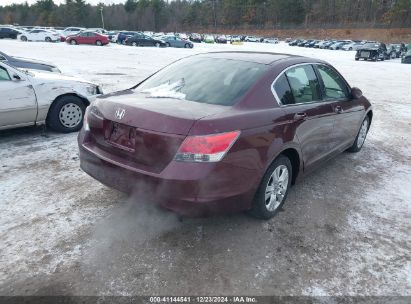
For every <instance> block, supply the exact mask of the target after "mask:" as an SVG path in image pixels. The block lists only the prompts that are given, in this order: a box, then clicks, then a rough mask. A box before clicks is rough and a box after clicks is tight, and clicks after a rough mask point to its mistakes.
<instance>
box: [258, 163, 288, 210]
mask: <svg viewBox="0 0 411 304" xmlns="http://www.w3.org/2000/svg"><path fill="white" fill-rule="evenodd" d="M289 176H290V174H289V172H288V168H287V167H286V166H284V165H279V166H278V167H277V168H275V170H274V171H273V173H272V174H271V176H270V178H269V179H268V182H267V185H266V188H265V197H264V198H265V206H266V208H267V210H268V211H270V212H272V211H274V210H276V209H277V208H278V206H280V205H281V203H282V202H283V200H284V196H285V194H286V193H287V188H288V182H289Z"/></svg>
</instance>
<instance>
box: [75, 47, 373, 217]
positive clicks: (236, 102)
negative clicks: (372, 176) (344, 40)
mask: <svg viewBox="0 0 411 304" xmlns="http://www.w3.org/2000/svg"><path fill="white" fill-rule="evenodd" d="M372 116H373V113H372V108H371V105H370V103H369V101H368V100H367V99H366V98H365V97H364V96H362V93H361V91H360V90H359V89H357V88H351V87H350V86H349V85H348V83H347V82H346V81H345V80H344V78H343V77H342V76H341V75H340V74H339V73H338V72H337V71H336V70H335V69H334V68H333V67H332V66H331V65H329V64H328V63H326V62H324V61H321V60H317V59H310V58H305V57H298V56H291V55H284V54H270V53H251V52H250V53H248V52H222V53H208V54H201V55H196V56H191V57H189V58H186V59H183V60H179V61H177V62H175V63H173V64H171V65H170V66H168V67H166V68H164V69H162V70H161V71H159V72H157V73H156V74H154V75H152V76H151V77H149V78H147V79H146V80H145V81H143V82H142V83H140V84H139V85H137V86H135V87H133V88H132V89H129V90H125V91H121V92H117V93H113V94H109V95H105V96H102V97H100V98H98V99H97V100H96V101H95V102H94V103H93V104H92V105H91V106H90V107H88V109H87V112H86V115H85V121H84V127H83V129H82V131H81V132H80V134H79V138H78V141H79V147H80V160H81V168H82V169H83V170H84V171H85V172H87V173H88V174H90V175H91V176H93V177H94V178H96V179H97V180H99V181H101V182H102V183H104V184H106V185H108V186H110V187H113V188H116V189H118V190H121V191H125V192H129V193H131V192H137V195H138V194H139V193H143V192H144V194H145V195H147V193H150V194H152V195H153V196H155V197H156V200H157V201H158V202H159V204H160V205H162V206H164V207H165V208H168V209H171V210H174V211H176V212H178V213H181V214H186V215H198V214H208V213H214V212H233V211H240V210H251V212H252V214H254V215H255V216H257V217H259V218H264V219H268V218H271V217H272V216H273V215H274V214H276V212H277V211H278V210H279V209H280V208H281V206H282V204H283V203H284V201H285V199H286V197H287V193H288V190H289V188H290V186H291V185H292V184H293V183H295V181H296V180H297V179H298V178H300V177H302V176H304V175H305V174H306V173H307V172H309V171H310V170H311V169H313V168H315V167H318V166H319V165H320V164H322V163H323V162H324V161H325V160H327V159H329V158H330V157H333V156H335V155H337V154H338V153H341V152H343V151H346V150H348V151H351V152H358V151H359V150H360V149H361V148H362V146H363V144H364V141H365V138H366V135H367V132H368V129H369V127H370V124H371V120H372Z"/></svg>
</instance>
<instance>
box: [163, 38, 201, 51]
mask: <svg viewBox="0 0 411 304" xmlns="http://www.w3.org/2000/svg"><path fill="white" fill-rule="evenodd" d="M161 41H165V43H166V45H167V46H168V47H175V48H191V49H192V48H193V47H194V44H193V43H192V42H191V41H189V40H183V39H180V38H179V37H176V36H163V37H162V38H161Z"/></svg>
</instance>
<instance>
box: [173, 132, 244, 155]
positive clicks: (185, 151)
mask: <svg viewBox="0 0 411 304" xmlns="http://www.w3.org/2000/svg"><path fill="white" fill-rule="evenodd" d="M239 136H240V131H233V132H227V133H220V134H212V135H203V136H189V137H187V138H186V139H185V140H184V142H183V144H182V145H181V147H180V149H179V150H178V152H177V154H176V156H175V160H176V161H183V162H218V161H220V160H221V159H223V157H224V156H225V155H226V153H227V151H228V150H229V149H230V148H231V146H232V145H233V144H234V143H235V141H236V140H237V138H238V137H239Z"/></svg>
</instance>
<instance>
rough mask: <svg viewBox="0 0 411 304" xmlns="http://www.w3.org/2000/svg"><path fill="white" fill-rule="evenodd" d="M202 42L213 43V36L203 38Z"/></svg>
mask: <svg viewBox="0 0 411 304" xmlns="http://www.w3.org/2000/svg"><path fill="white" fill-rule="evenodd" d="M204 42H205V43H214V42H215V41H214V36H213V35H206V36H204Z"/></svg>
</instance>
